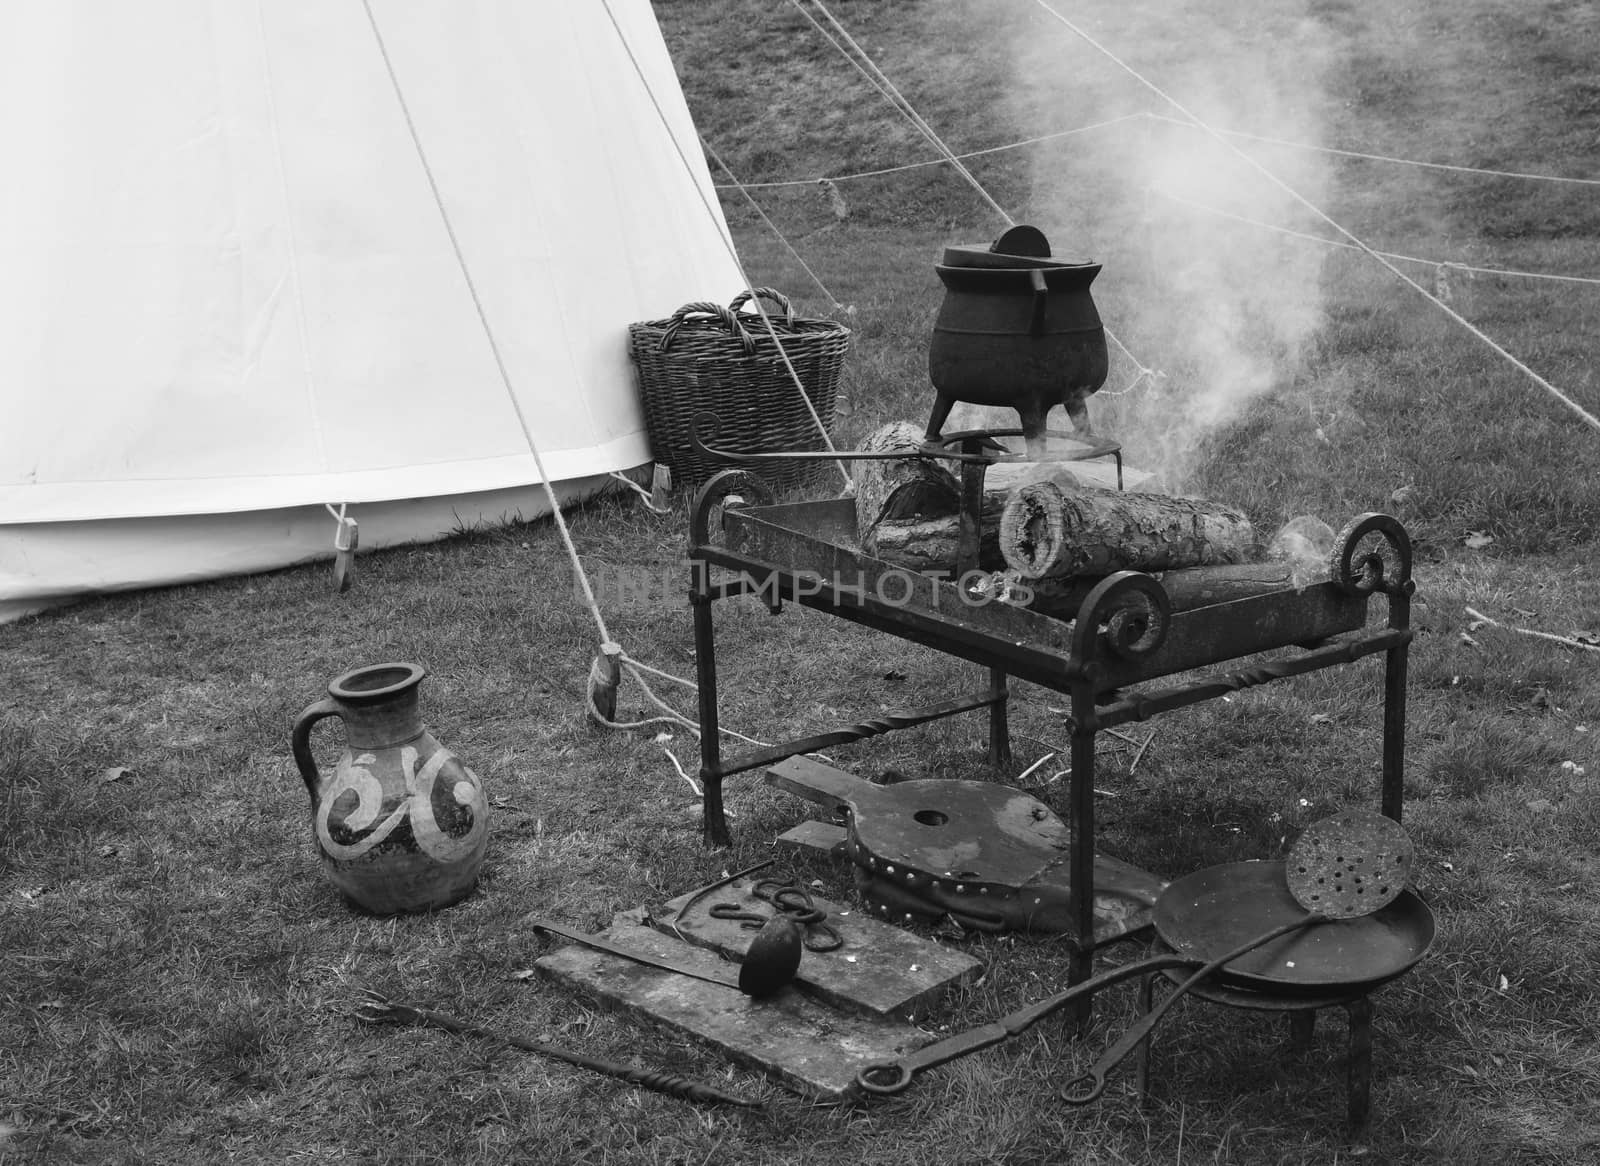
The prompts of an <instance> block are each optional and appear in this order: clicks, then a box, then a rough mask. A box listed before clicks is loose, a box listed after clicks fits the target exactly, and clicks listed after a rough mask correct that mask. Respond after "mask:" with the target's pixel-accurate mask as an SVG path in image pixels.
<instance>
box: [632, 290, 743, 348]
mask: <svg viewBox="0 0 1600 1166" xmlns="http://www.w3.org/2000/svg"><path fill="white" fill-rule="evenodd" d="M735 302H737V301H735ZM690 316H715V317H716V318H717V319H719V320H721V321H722V326H723V327H724V328H726V329H727V330H728V331H729V332H730V333H731V334H732V335H733V337H734V339H736V340H738V341H739V346H740V347H741V348H743V349H744V354H745V355H746V356H754V355H755V354H756V338H755V337H754V336H752V335H750V333H749V331H747V330H746V328H745V326H744V325H743V324H741V323H739V320H738V317H737V316H735V315H734V314H733V311H732V310H731V309H729V308H724V307H723V306H722V305H721V304H713V303H709V302H706V301H700V302H697V303H693V304H684V305H683V307H681V308H679V309H678V310H677V311H676V312H673V313H672V319H671V321H670V322H669V323H668V324H667V327H666V330H665V331H663V332H662V333H661V342H660V343H659V344H658V345H656V348H657V351H660V352H665V351H666V350H667V349H668V348H669V347H670V346H671V344H672V338H673V337H674V336H676V335H677V334H678V329H679V328H682V327H683V326H684V324H685V323H687V322H688V320H689V317H690Z"/></svg>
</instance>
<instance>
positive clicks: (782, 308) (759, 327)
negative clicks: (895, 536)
mask: <svg viewBox="0 0 1600 1166" xmlns="http://www.w3.org/2000/svg"><path fill="white" fill-rule="evenodd" d="M752 294H754V295H757V296H760V297H762V298H763V299H767V300H771V301H772V302H773V303H774V304H776V305H778V309H779V311H778V312H777V313H769V314H768V317H767V318H768V319H769V320H770V321H771V322H772V327H773V329H774V331H776V332H777V334H778V338H779V340H781V342H782V344H783V352H784V353H786V354H787V355H788V357H789V362H790V363H791V364H792V365H794V370H795V372H796V373H798V374H799V377H800V383H801V384H802V385H803V386H805V393H806V396H807V397H808V398H809V399H810V401H811V405H812V408H813V409H815V410H816V414H817V417H818V418H820V419H821V420H822V423H823V425H824V426H825V427H827V428H828V429H829V430H830V431H831V430H832V428H833V411H834V401H835V399H836V397H837V395H838V388H839V373H840V370H841V369H842V368H843V367H844V357H845V352H846V350H847V349H848V348H849V346H850V330H849V329H848V328H846V327H844V325H842V324H838V323H835V322H834V321H832V320H807V319H796V317H795V314H794V309H793V307H791V306H790V304H789V300H788V298H787V297H785V296H784V295H782V294H781V293H779V292H776V291H773V290H772V289H771V288H766V287H763V288H757V289H755V291H754V292H753V293H752V292H743V293H741V294H740V295H738V296H736V297H735V298H734V300H733V302H732V303H731V304H729V305H728V306H727V307H726V308H723V307H719V306H718V305H716V304H710V303H694V304H685V305H684V306H683V307H681V308H679V309H678V310H677V311H676V312H674V313H673V314H672V318H671V319H669V320H648V321H645V322H643V323H638V324H632V325H630V326H629V328H628V343H629V349H630V351H631V353H632V356H633V362H634V364H635V366H636V367H637V368H638V370H639V387H640V391H641V393H642V395H643V398H644V413H645V423H646V425H647V426H648V428H649V432H650V446H651V449H652V451H653V454H654V457H655V460H656V461H657V462H660V463H661V464H663V465H665V466H667V467H668V468H670V469H671V470H672V478H673V482H674V484H677V485H683V486H688V487H695V486H698V485H700V484H701V483H702V482H704V481H705V480H706V479H707V478H709V477H710V476H711V475H712V474H715V473H716V472H717V471H718V470H725V469H730V468H732V463H729V462H724V461H718V460H716V459H713V458H707V457H704V456H702V455H700V454H697V453H696V452H695V451H694V448H693V446H692V445H691V444H690V441H689V434H690V423H691V422H692V420H693V418H694V416H695V414H696V413H701V412H711V413H715V414H716V416H717V420H718V421H719V422H720V427H719V429H718V431H717V434H716V438H715V442H714V444H715V445H716V447H717V448H720V449H726V450H729V451H731V452H736V453H775V452H781V451H786V450H818V449H826V448H827V446H826V445H825V444H824V442H823V440H822V435H821V434H820V433H818V431H817V423H816V421H815V420H813V418H812V416H811V410H810V409H807V408H806V405H805V402H804V401H802V400H801V399H800V394H799V393H798V392H797V391H796V389H795V384H794V378H793V377H791V376H790V375H789V370H788V369H787V368H786V367H785V366H784V362H783V356H782V355H780V354H779V352H778V346H777V344H776V343H774V341H773V338H772V335H771V334H770V333H768V332H767V330H766V327H765V325H763V324H762V323H761V321H760V320H759V319H755V320H754V321H753V322H752V318H751V317H749V316H744V317H740V316H739V315H738V314H737V313H738V311H739V309H740V308H742V307H743V306H744V305H745V304H746V303H748V302H749V300H750V298H751V296H752ZM747 325H748V326H747ZM702 440H705V441H706V442H707V444H713V443H712V441H711V440H710V438H709V435H702ZM751 468H756V469H758V470H759V472H760V474H761V476H762V477H764V478H766V479H767V480H768V481H769V482H770V483H771V484H772V486H773V488H774V489H776V490H778V491H779V492H780V493H783V492H790V491H793V490H797V489H801V488H803V487H805V486H808V485H810V484H812V483H813V482H815V481H818V480H820V479H821V477H822V476H823V475H824V474H829V473H837V470H835V468H834V466H833V464H832V463H831V462H821V461H812V462H770V463H767V464H765V465H761V466H759V467H751Z"/></svg>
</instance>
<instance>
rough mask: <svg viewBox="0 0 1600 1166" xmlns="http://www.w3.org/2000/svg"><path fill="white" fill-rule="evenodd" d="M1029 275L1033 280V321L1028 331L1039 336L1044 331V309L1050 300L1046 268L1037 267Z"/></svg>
mask: <svg viewBox="0 0 1600 1166" xmlns="http://www.w3.org/2000/svg"><path fill="white" fill-rule="evenodd" d="M1028 274H1029V275H1030V276H1031V277H1032V279H1033V319H1032V320H1031V321H1029V323H1028V331H1029V333H1030V334H1032V335H1034V336H1037V335H1039V333H1041V332H1043V331H1044V309H1045V304H1046V303H1047V302H1048V301H1049V298H1050V288H1049V285H1048V284H1046V283H1045V281H1044V268H1042V267H1035V268H1033V269H1032V270H1031V271H1030V272H1029V273H1028Z"/></svg>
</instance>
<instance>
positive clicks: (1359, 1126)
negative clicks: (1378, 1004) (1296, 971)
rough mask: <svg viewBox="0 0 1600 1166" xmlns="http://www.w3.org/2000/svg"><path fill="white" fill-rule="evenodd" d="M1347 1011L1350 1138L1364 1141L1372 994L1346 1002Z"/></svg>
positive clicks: (1368, 1106)
mask: <svg viewBox="0 0 1600 1166" xmlns="http://www.w3.org/2000/svg"><path fill="white" fill-rule="evenodd" d="M1345 1009H1346V1011H1348V1012H1349V1013H1350V1064H1349V1078H1350V1101H1349V1109H1348V1123H1349V1131H1350V1140H1351V1141H1352V1142H1364V1141H1366V1138H1367V1131H1368V1129H1369V1128H1370V1126H1371V1122H1372V997H1370V996H1358V997H1357V998H1356V999H1354V1000H1352V1001H1350V1003H1348V1004H1346V1005H1345Z"/></svg>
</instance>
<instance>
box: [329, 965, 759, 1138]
mask: <svg viewBox="0 0 1600 1166" xmlns="http://www.w3.org/2000/svg"><path fill="white" fill-rule="evenodd" d="M354 1016H355V1018H356V1019H357V1020H360V1021H364V1022H365V1023H367V1024H416V1025H424V1026H428V1027H431V1028H439V1029H443V1030H444V1031H445V1032H453V1033H456V1034H458V1035H461V1036H475V1037H480V1038H482V1039H484V1040H492V1041H499V1042H500V1043H501V1044H507V1045H511V1046H512V1047H513V1048H518V1049H522V1050H524V1051H526V1052H530V1053H541V1054H543V1055H544V1056H547V1057H554V1058H555V1059H556V1060H558V1061H566V1062H567V1063H568V1064H569V1065H577V1066H579V1067H580V1068H584V1069H592V1070H594V1071H595V1072H596V1073H604V1074H605V1075H606V1076H608V1077H616V1078H618V1079H619V1080H622V1081H627V1082H628V1083H629V1084H632V1085H639V1086H642V1087H643V1088H645V1089H654V1090H655V1091H656V1092H658V1093H666V1094H668V1095H670V1096H672V1097H679V1098H682V1099H683V1100H684V1101H695V1102H701V1103H705V1104H712V1105H738V1106H743V1107H745V1108H749V1109H759V1108H760V1107H761V1102H759V1101H751V1100H750V1099H749V1098H745V1097H740V1096H739V1095H738V1094H736V1093H725V1092H723V1091H722V1090H721V1089H718V1088H717V1087H716V1086H714V1085H706V1084H704V1083H702V1082H699V1081H690V1080H689V1079H688V1078H685V1077H679V1076H676V1075H674V1074H672V1073H664V1072H661V1071H660V1070H657V1069H640V1068H636V1067H635V1066H633V1065H626V1064H623V1063H622V1062H620V1061H608V1060H606V1059H604V1058H602V1057H590V1056H585V1055H584V1054H583V1053H576V1052H573V1051H572V1050H571V1049H564V1048H561V1047H560V1046H558V1045H548V1044H544V1043H542V1042H540V1041H532V1040H527V1039H525V1038H523V1037H519V1036H509V1035H507V1034H505V1033H499V1032H491V1031H490V1030H489V1029H486V1028H480V1027H479V1026H478V1025H476V1024H468V1023H467V1022H466V1021H464V1020H457V1019H456V1018H455V1017H453V1016H447V1015H446V1014H445V1013H443V1012H433V1011H431V1010H429V1009H427V1008H417V1007H414V1006H413V1005H410V1004H401V1003H399V1002H397V1001H394V1000H390V999H389V998H388V997H386V996H383V995H381V994H380V993H377V992H374V991H371V990H370V989H369V990H368V991H367V993H366V998H365V999H364V1000H363V1001H362V1002H361V1004H359V1005H358V1006H357V1007H356V1009H355V1010H354Z"/></svg>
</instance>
